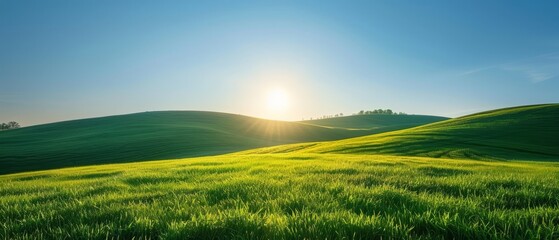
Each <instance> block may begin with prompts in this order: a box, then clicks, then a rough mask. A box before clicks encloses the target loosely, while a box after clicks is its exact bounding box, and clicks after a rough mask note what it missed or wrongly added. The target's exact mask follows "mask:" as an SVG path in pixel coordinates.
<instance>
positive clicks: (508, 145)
mask: <svg viewBox="0 0 559 240" xmlns="http://www.w3.org/2000/svg"><path fill="white" fill-rule="evenodd" d="M558 120H559V104H545V105H533V106H522V107H514V108H506V109H499V110H493V111H487V112H482V113H478V114H473V115H468V116H464V117H460V118H456V119H450V120H446V121H442V122H437V123H432V124H428V125H423V126H419V127H415V128H409V129H404V130H399V131H394V132H386V133H382V134H376V135H371V136H365V137H358V138H352V139H345V140H340V141H333V142H326V143H307V144H295V145H287V146H278V147H272V148H265V149H257V150H254V151H252V153H279V152H294V151H297V152H309V153H354V154H390V155H405V156H426V157H437V158H440V157H445V158H465V159H520V160H552V161H554V160H559V137H558V136H559V125H558V124H557V122H558Z"/></svg>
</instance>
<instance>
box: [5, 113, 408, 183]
mask: <svg viewBox="0 0 559 240" xmlns="http://www.w3.org/2000/svg"><path fill="white" fill-rule="evenodd" d="M383 124H386V126H387V127H388V126H389V125H390V122H383V123H381V124H377V125H379V126H382V125H383ZM398 124H400V122H398ZM402 126H404V125H398V126H396V128H399V127H402ZM379 131H381V130H380V129H371V130H350V129H341V128H329V127H321V126H315V125H310V124H305V123H297V122H281V121H270V120H263V119H258V118H252V117H246V116H241V115H234V114H226V113H215V112H198V111H168V112H145V113H136V114H128V115H120V116H109V117H101V118H91V119H82V120H74V121H66V122H59V123H52V124H45V125H39V126H33V127H27V128H21V129H16V130H10V131H3V132H0V174H2V173H11V172H20V171H30V170H42V169H52V168H60V167H68V166H81V165H88V164H101V163H116V162H134V161H141V160H156V159H169V158H181V157H193V156H203V155H216V154H223V153H229V152H235V151H240V150H247V149H252V148H258V147H266V146H273V145H279V144H287V143H300V142H312V141H326V140H336V139H342V138H349V137H356V136H363V135H368V134H372V133H377V132H379Z"/></svg>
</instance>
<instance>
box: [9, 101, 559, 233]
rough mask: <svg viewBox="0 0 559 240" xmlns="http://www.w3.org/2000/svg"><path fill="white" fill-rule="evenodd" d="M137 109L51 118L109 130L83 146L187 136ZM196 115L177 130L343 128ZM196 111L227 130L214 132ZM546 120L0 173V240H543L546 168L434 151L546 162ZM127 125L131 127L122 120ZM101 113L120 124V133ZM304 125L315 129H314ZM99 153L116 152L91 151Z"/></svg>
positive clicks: (483, 116)
mask: <svg viewBox="0 0 559 240" xmlns="http://www.w3.org/2000/svg"><path fill="white" fill-rule="evenodd" d="M146 114H147V115H145V114H133V115H125V116H117V117H109V118H99V119H89V120H80V121H71V122H65V123H58V124H69V125H66V128H67V129H68V131H70V130H71V129H74V130H73V131H77V132H82V133H83V132H84V131H78V130H76V129H80V128H81V127H83V126H81V127H80V128H78V127H77V126H74V127H72V126H71V125H72V124H78V125H79V124H85V123H84V122H83V121H86V123H87V121H101V122H103V121H107V122H105V124H104V125H103V124H100V122H97V123H96V124H85V126H89V127H92V128H94V126H108V125H112V126H113V127H114V128H111V130H110V131H105V132H104V134H107V135H102V136H105V138H104V140H99V142H97V143H95V142H94V143H95V144H100V143H102V142H103V141H109V140H113V141H114V140H115V139H117V136H120V135H122V132H121V133H120V135H110V134H111V133H112V132H114V131H117V130H118V131H124V130H126V131H132V130H131V129H142V130H144V131H145V129H146V125H147V126H152V127H153V126H158V128H156V129H168V131H167V134H163V135H165V136H166V135H168V134H170V133H171V132H173V133H176V132H177V131H179V130H178V129H181V128H182V127H184V128H187V129H190V128H188V127H187V126H183V125H182V123H183V122H185V121H186V120H185V119H186V117H185V116H183V115H181V114H184V113H180V112H173V113H167V114H171V115H175V114H178V115H181V116H182V117H183V118H185V119H182V120H180V121H177V122H175V125H174V126H173V127H169V126H167V125H170V126H172V125H173V124H171V121H170V122H168V123H166V124H162V125H163V126H159V125H157V124H155V122H158V123H161V119H160V118H161V116H157V115H158V114H161V113H146ZM150 114H153V115H150ZM198 114H200V115H199V116H198V117H196V118H194V119H191V120H189V121H188V122H189V124H188V126H197V127H196V128H195V129H198V130H199V131H201V132H203V131H202V130H204V131H206V130H207V128H209V129H212V131H210V132H213V131H217V132H218V133H219V134H224V132H227V131H231V129H232V128H233V129H237V130H236V133H239V131H240V132H243V131H249V130H250V131H252V132H251V133H252V134H251V135H248V136H267V137H268V138H267V139H270V136H276V135H274V134H271V135H270V132H268V133H267V134H265V135H262V134H263V133H262V131H264V130H263V129H283V128H280V127H279V126H284V125H283V124H290V125H289V126H291V127H293V126H296V127H297V128H298V130H297V133H298V134H296V135H295V136H297V137H301V135H300V133H301V132H306V131H307V130H304V129H307V128H308V129H310V130H308V133H309V135H305V136H308V138H306V139H312V137H317V136H319V137H322V136H323V135H322V134H326V133H328V134H333V133H335V132H330V130H336V131H344V130H343V129H328V128H320V127H317V126H313V125H305V124H301V123H283V122H267V124H265V125H268V124H271V123H274V124H277V126H278V127H276V128H269V127H267V128H265V127H263V126H260V125H259V124H260V123H262V121H263V120H259V119H252V118H248V119H250V120H251V121H252V122H247V118H246V117H242V116H236V115H226V114H225V115H224V114H217V113H202V112H200V113H198ZM208 114H209V115H212V116H214V115H218V116H225V117H227V118H233V119H237V122H232V120H231V119H229V120H227V121H225V122H223V123H221V124H218V123H219V122H212V121H215V119H216V118H215V117H212V118H209V119H208V118H207V115H208ZM557 114H558V105H557V104H554V105H551V104H550V105H538V106H525V107H517V108H509V109H500V110H495V111H489V112H483V113H479V114H474V115H470V116H465V117H462V118H457V119H451V120H447V121H443V122H439V123H433V124H429V125H425V126H422V127H416V128H413V129H407V130H400V131H395V132H389V133H382V134H378V135H372V136H366V137H358V138H353V139H345V140H338V141H332V142H323V143H310V144H294V145H285V146H278V147H271V148H263V149H258V150H252V151H245V152H240V153H233V154H227V155H220V156H209V157H201V158H190V159H175V160H162V161H150V162H136V163H122V164H107V165H95V166H85V167H77V168H64V169H56V170H46V171H37V172H25V173H16V174H8V175H2V176H0V222H1V223H2V224H0V239H113V238H114V239H117V238H118V239H556V238H558V236H559V235H557V233H558V232H559V225H558V224H557V223H558V222H559V180H558V178H557V176H559V163H555V162H527V161H522V162H520V161H508V160H504V161H476V160H465V159H453V160H449V159H447V158H445V157H446V156H448V157H453V158H454V157H456V158H467V157H472V156H473V158H482V159H488V158H495V157H502V158H510V159H519V158H520V159H522V160H535V159H546V160H553V159H554V160H557V158H556V156H557V148H556V146H557V140H556V136H558V135H557V128H556V126H555V124H554V123H555V122H556V119H557ZM147 116H153V119H151V120H148V119H150V118H146V117H147ZM187 116H189V117H193V115H192V114H187ZM137 117H141V119H143V120H142V121H139V122H138V120H137V119H136V120H134V121H132V120H133V119H134V118H137ZM114 118H124V119H121V120H122V122H123V123H122V125H123V126H120V127H117V126H116V125H115V124H116V123H115V121H114ZM174 118H176V116H175V117H173V119H174ZM107 119H108V120H111V121H108V120H107ZM195 119H198V120H195ZM202 119H204V120H202ZM210 119H214V120H210ZM218 119H220V118H218ZM208 121H209V122H208ZM132 122H135V124H132ZM193 122H197V123H198V124H194V123H193ZM142 123H143V124H142ZM209 123H213V124H214V125H215V124H217V126H228V127H227V128H223V127H220V128H217V126H214V125H208V124H209ZM107 124H108V125H107ZM243 124H244V125H243ZM291 124H293V125H291ZM124 125H126V126H127V127H124ZM129 125H132V126H136V127H134V128H130V126H129ZM177 125H178V126H179V127H177ZM48 126H49V125H45V126H37V127H48ZM180 126H182V127H180ZM210 126H213V127H214V128H211V127H210ZM240 126H244V127H243V128H241V127H240ZM249 126H252V127H249ZM258 126H259V127H258ZM204 127H205V128H204ZM291 127H290V128H288V129H291ZM94 129H95V128H94ZM119 129H120V130H119ZM218 129H219V130H218ZM254 129H260V130H259V131H255V130H254ZM316 129H321V131H325V132H324V133H321V134H318V135H313V134H317V132H316ZM21 130H25V129H21ZM18 131H19V130H18ZM98 131H100V130H98ZM190 131H192V130H190ZM254 131H255V132H254ZM345 131H347V130H345ZM54 132H59V131H54ZM158 132H159V131H154V132H146V133H145V135H143V136H144V137H149V136H150V134H154V133H158ZM272 132H275V131H272ZM279 132H281V133H282V134H281V136H284V137H285V136H292V135H290V134H288V133H290V131H288V130H284V131H279V130H278V132H277V134H278V135H279ZM15 133H17V131H11V133H10V134H15ZM32 133H33V134H36V132H32ZM47 133H48V132H47ZM227 133H230V132H227ZM311 133H312V134H311ZM18 134H20V133H18ZM29 134H30V135H32V136H33V134H31V133H29ZM216 134H217V133H216ZM231 134H232V135H234V133H231ZM258 134H260V135H258ZM46 135H48V136H52V135H53V133H52V132H51V133H48V134H46ZM156 135H157V134H156ZM91 136H97V135H95V134H93V135H86V136H85V137H91ZM185 136H188V135H185ZM196 136H198V135H196ZM204 136H206V135H204ZM207 136H208V137H215V136H221V135H207ZM225 136H227V135H225ZM243 136H247V135H246V133H244V135H243ZM311 136H312V137H311ZM334 136H336V137H338V135H334ZM58 139H61V138H58ZM78 139H81V138H78ZM132 139H138V137H134V138H132ZM185 139H191V138H188V137H185ZM247 139H252V138H247ZM260 139H261V138H260ZM271 139H274V138H273V137H272V138H271ZM74 140H75V139H74ZM229 140H230V141H238V139H237V138H233V137H232V138H229ZM68 141H70V140H68ZM268 141H272V140H268ZM132 142H134V141H132ZM172 142H175V141H172ZM21 144H24V143H21ZM224 145H225V144H224ZM0 146H4V145H0ZM97 146H100V145H97ZM201 146H203V145H201ZM119 147H120V148H121V149H125V148H126V146H125V145H119ZM147 147H149V149H152V148H153V146H147ZM95 151H98V152H103V149H102V148H99V149H93V150H91V152H92V153H95ZM138 151H139V150H138ZM441 151H442V152H441ZM146 152H149V151H146ZM277 152H281V153H277ZM377 152H381V153H385V154H387V155H376V154H374V153H377ZM111 153H112V154H115V153H118V151H116V150H112V152H109V151H107V152H106V153H104V154H111ZM259 153H275V154H259ZM97 154H99V153H97ZM397 154H402V155H404V154H405V155H425V156H428V155H432V156H434V157H437V158H430V157H418V156H394V155H397ZM471 154H474V155H471Z"/></svg>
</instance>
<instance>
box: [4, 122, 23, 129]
mask: <svg viewBox="0 0 559 240" xmlns="http://www.w3.org/2000/svg"><path fill="white" fill-rule="evenodd" d="M19 127H20V126H19V123H17V122H14V121H11V122H8V123H1V124H0V131H3V130H8V129H16V128H19Z"/></svg>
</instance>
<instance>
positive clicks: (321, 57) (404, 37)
mask: <svg viewBox="0 0 559 240" xmlns="http://www.w3.org/2000/svg"><path fill="white" fill-rule="evenodd" d="M276 88H280V89H283V91H284V92H285V93H286V94H287V95H288V98H289V107H288V109H286V110H285V111H284V112H282V113H281V114H277V113H276V114H275V115H273V111H272V110H270V109H267V107H266V105H265V104H264V102H266V94H268V93H267V92H269V91H271V89H276ZM548 102H559V1H462V2H460V3H459V2H458V1H246V2H245V1H176V2H173V1H104V0H101V1H74V0H72V1H54V0H52V1H50V0H49V1H26V0H0V122H6V121H10V120H15V121H18V122H20V123H22V124H23V125H32V124H39V123H46V122H53V121H60V120H67V119H76V118H84V117H94V116H104V115H114V114H123V113H132V112H142V111H155V110H209V111H222V112H231V113H239V114H245V115H251V116H258V117H268V118H276V119H285V120H300V119H301V118H309V117H316V116H321V115H325V114H335V113H339V112H343V113H345V114H350V113H353V112H357V111H359V110H361V109H364V110H367V109H374V108H391V109H393V110H395V111H403V112H408V113H417V114H433V115H442V116H451V117H454V116H460V115H463V114H468V113H472V112H476V111H481V110H487V109H493V108H499V107H507V106H515V105H525V104H534V103H548Z"/></svg>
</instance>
